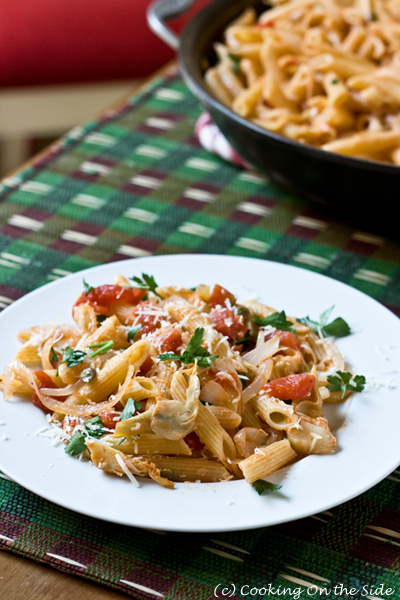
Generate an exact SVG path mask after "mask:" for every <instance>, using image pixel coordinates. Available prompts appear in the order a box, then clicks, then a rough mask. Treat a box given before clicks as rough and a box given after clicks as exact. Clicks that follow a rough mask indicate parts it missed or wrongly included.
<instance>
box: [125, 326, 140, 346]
mask: <svg viewBox="0 0 400 600" xmlns="http://www.w3.org/2000/svg"><path fill="white" fill-rule="evenodd" d="M141 327H142V324H141V323H139V325H135V326H134V327H131V329H130V330H129V331H128V342H132V341H133V340H134V339H135V335H136V334H137V332H138V331H139V329H141Z"/></svg>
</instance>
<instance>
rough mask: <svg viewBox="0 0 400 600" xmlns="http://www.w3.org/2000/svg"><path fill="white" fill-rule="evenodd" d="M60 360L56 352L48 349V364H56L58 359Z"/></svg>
mask: <svg viewBox="0 0 400 600" xmlns="http://www.w3.org/2000/svg"><path fill="white" fill-rule="evenodd" d="M59 358H60V355H59V354H58V352H56V351H55V350H54V348H53V346H52V347H51V348H50V362H51V363H56V362H58V359H59Z"/></svg>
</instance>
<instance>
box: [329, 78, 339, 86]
mask: <svg viewBox="0 0 400 600" xmlns="http://www.w3.org/2000/svg"><path fill="white" fill-rule="evenodd" d="M337 83H339V79H332V81H331V84H332V85H336V84H337Z"/></svg>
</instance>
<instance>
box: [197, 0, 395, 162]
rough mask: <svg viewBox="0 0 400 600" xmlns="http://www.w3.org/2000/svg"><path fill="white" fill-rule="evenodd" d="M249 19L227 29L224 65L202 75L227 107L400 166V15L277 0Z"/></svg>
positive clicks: (388, 9) (385, 6)
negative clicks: (399, 117)
mask: <svg viewBox="0 0 400 600" xmlns="http://www.w3.org/2000/svg"><path fill="white" fill-rule="evenodd" d="M249 14H250V13H249V12H248V11H247V10H246V11H244V12H243V13H242V15H240V16H239V17H238V18H237V19H236V20H235V21H234V22H233V23H231V24H229V25H228V26H227V27H226V29H225V31H224V32H223V36H222V38H221V41H219V42H216V43H215V45H214V47H215V51H216V55H217V61H216V63H215V64H214V65H212V66H210V68H209V69H207V70H206V72H205V75H204V77H205V81H206V82H207V83H208V86H209V88H210V91H211V93H212V94H213V95H214V96H215V97H216V98H217V99H218V100H219V101H220V102H222V103H223V104H225V105H226V106H227V107H229V108H231V110H233V111H234V112H236V113H237V114H239V115H240V116H242V117H244V118H246V119H249V120H251V121H252V122H253V123H255V124H256V125H259V126H260V127H263V128H265V129H268V130H269V131H272V132H274V133H277V134H280V135H283V136H285V137H288V138H291V139H293V140H295V141H298V142H301V143H304V144H309V145H312V146H315V147H318V148H322V149H323V150H325V151H327V152H335V153H338V154H345V155H347V156H352V157H356V158H361V159H368V160H375V161H380V162H388V163H392V164H395V165H397V164H399V163H400V158H399V151H398V148H399V147H400V144H399V140H398V137H397V135H396V133H397V132H398V130H399V127H398V124H397V115H398V114H399V111H400V78H399V75H398V56H399V50H400V43H399V41H400V35H399V22H400V17H399V12H398V11H397V9H395V8H394V5H393V6H392V5H391V4H390V3H388V2H387V1H386V0H374V2H373V3H370V2H360V1H359V0H348V2H346V3H344V4H343V2H341V1H340V0H323V2H320V1H319V0H272V7H271V8H269V9H268V10H265V11H264V12H262V13H261V14H260V15H259V16H255V14H252V15H251V18H250V17H249ZM393 117H395V118H393ZM378 134H380V135H378Z"/></svg>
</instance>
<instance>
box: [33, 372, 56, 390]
mask: <svg viewBox="0 0 400 600" xmlns="http://www.w3.org/2000/svg"><path fill="white" fill-rule="evenodd" d="M33 373H34V375H35V377H36V379H37V380H38V382H39V383H38V388H39V390H41V389H42V388H56V387H57V386H56V384H55V383H54V382H53V380H52V378H51V377H50V375H48V374H47V373H46V372H45V371H40V370H39V371H34V372H33Z"/></svg>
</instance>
